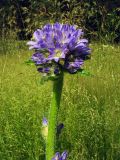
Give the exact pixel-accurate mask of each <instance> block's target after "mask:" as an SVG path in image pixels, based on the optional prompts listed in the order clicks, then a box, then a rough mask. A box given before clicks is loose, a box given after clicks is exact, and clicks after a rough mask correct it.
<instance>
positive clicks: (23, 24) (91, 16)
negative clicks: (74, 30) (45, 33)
mask: <svg viewBox="0 0 120 160" xmlns="http://www.w3.org/2000/svg"><path fill="white" fill-rule="evenodd" d="M0 6H1V7H0V14H1V17H2V18H1V19H0V32H1V34H2V37H6V36H9V37H10V36H12V38H13V35H14V37H17V38H19V39H29V38H30V37H31V35H32V33H33V31H34V30H35V29H37V28H40V27H42V26H43V25H44V24H46V23H54V22H56V21H58V22H62V23H70V24H75V25H78V26H79V27H81V28H82V29H83V30H84V31H85V33H86V36H87V37H88V38H89V39H92V40H101V41H103V42H120V34H119V33H120V2H119V0H114V1H113V0H106V1H101V0H84V1H82V0H6V1H3V0H1V2H0Z"/></svg>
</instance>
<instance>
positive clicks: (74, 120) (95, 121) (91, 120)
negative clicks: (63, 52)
mask: <svg viewBox="0 0 120 160" xmlns="http://www.w3.org/2000/svg"><path fill="white" fill-rule="evenodd" d="M1 44H2V45H0V52H1V53H0V61H1V63H0V75H1V100H0V160H44V147H45V144H44V141H43V139H42V137H41V133H40V132H41V121H42V118H43V117H44V116H46V117H47V116H48V110H49V104H50V98H51V90H52V82H46V83H45V84H43V85H42V84H41V83H40V75H39V73H37V71H36V68H35V67H34V66H27V65H26V64H25V63H24V61H25V60H27V59H28V58H29V57H30V55H31V54H32V53H31V52H30V51H28V49H27V47H25V42H14V43H9V42H8V41H6V42H5V43H1ZM91 48H92V53H93V54H92V59H91V60H90V61H87V62H86V63H85V68H86V69H87V70H88V71H90V72H91V73H92V74H93V75H94V76H93V77H84V76H81V75H79V74H76V75H69V74H66V75H65V78H64V87H63V94H62V101H61V107H60V110H59V117H58V121H59V122H63V123H64V125H65V127H64V129H63V132H62V134H61V135H60V137H59V139H58V144H57V148H59V150H61V152H62V151H63V150H64V149H66V150H68V152H69V157H68V159H69V160H119V159H120V86H119V84H120V66H119V59H120V54H119V52H120V47H118V46H114V45H113V46H112V45H102V44H91Z"/></svg>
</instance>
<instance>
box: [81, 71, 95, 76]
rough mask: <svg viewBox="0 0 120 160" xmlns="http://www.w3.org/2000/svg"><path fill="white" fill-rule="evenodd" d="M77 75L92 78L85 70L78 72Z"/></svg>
mask: <svg viewBox="0 0 120 160" xmlns="http://www.w3.org/2000/svg"><path fill="white" fill-rule="evenodd" d="M79 73H80V74H81V76H89V77H93V74H91V73H90V72H89V71H86V70H80V72H79Z"/></svg>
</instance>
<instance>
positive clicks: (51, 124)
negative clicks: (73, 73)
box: [46, 73, 63, 160]
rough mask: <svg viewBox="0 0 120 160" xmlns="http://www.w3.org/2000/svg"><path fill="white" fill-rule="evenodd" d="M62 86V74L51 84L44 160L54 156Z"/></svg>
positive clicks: (49, 159)
mask: <svg viewBox="0 0 120 160" xmlns="http://www.w3.org/2000/svg"><path fill="white" fill-rule="evenodd" d="M62 86H63V73H62V75H61V76H60V78H59V79H58V80H55V81H54V82H53V92H52V100H51V106H50V112H49V118H48V137H47V141H46V160H51V159H52V158H53V157H54V154H55V144H56V126H57V113H58V108H59V106H60V99H61V93H62Z"/></svg>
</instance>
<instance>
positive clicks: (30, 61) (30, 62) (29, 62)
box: [25, 59, 35, 66]
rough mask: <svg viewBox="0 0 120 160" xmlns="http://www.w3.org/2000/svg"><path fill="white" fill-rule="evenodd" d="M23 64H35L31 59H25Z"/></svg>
mask: <svg viewBox="0 0 120 160" xmlns="http://www.w3.org/2000/svg"><path fill="white" fill-rule="evenodd" d="M25 64H27V65H30V66H33V65H35V63H34V62H33V61H32V60H31V59H29V60H27V61H25Z"/></svg>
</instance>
